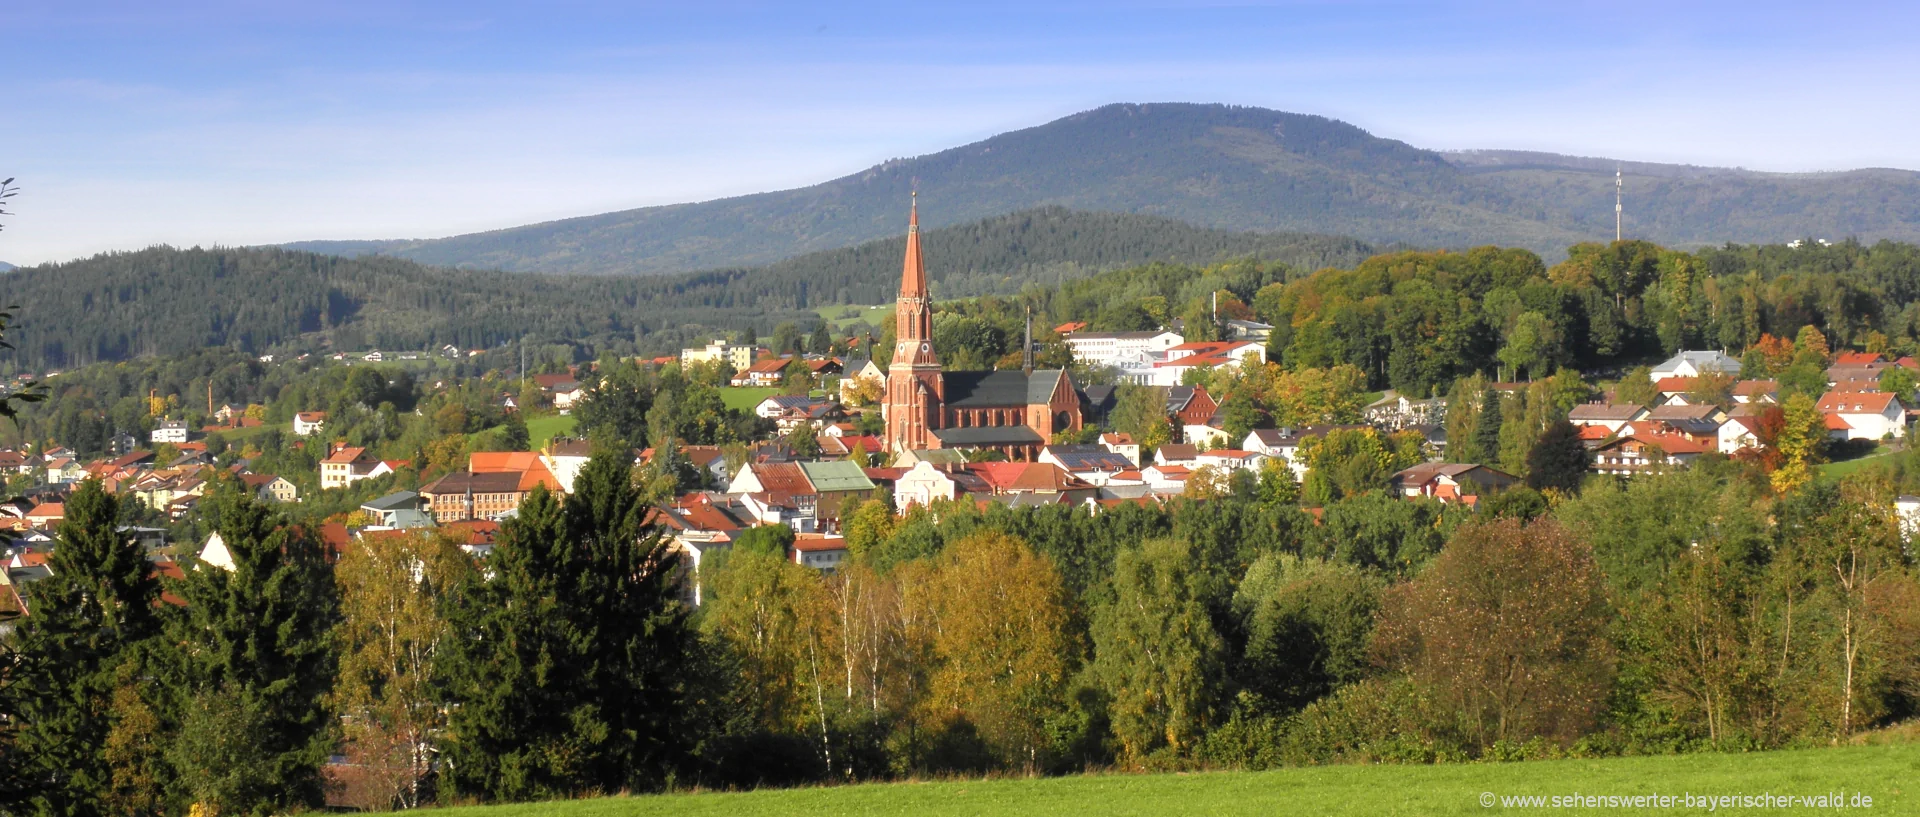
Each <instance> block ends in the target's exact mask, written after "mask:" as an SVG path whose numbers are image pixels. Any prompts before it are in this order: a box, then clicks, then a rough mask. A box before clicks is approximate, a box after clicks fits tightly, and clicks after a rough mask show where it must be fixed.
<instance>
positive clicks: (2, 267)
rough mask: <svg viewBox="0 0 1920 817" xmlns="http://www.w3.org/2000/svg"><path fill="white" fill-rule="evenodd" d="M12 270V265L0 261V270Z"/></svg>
mask: <svg viewBox="0 0 1920 817" xmlns="http://www.w3.org/2000/svg"><path fill="white" fill-rule="evenodd" d="M13 270H14V266H13V265H12V264H9V263H7V262H5V261H0V272H12V271H13Z"/></svg>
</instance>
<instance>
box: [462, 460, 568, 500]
mask: <svg viewBox="0 0 1920 817" xmlns="http://www.w3.org/2000/svg"><path fill="white" fill-rule="evenodd" d="M467 470H469V471H472V472H474V473H476V474H507V473H517V474H519V475H520V486H519V489H520V490H522V491H531V490H533V486H535V485H545V486H547V490H549V491H558V490H561V487H560V480H558V479H555V478H554V476H553V472H552V471H548V470H547V464H546V463H545V462H543V461H541V459H540V455H539V454H535V453H533V452H531V451H485V452H478V453H475V454H473V455H472V456H470V457H468V459H467Z"/></svg>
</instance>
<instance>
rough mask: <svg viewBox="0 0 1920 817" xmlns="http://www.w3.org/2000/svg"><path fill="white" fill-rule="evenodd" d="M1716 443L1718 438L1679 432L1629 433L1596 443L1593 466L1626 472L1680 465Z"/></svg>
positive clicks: (1605, 471)
mask: <svg viewBox="0 0 1920 817" xmlns="http://www.w3.org/2000/svg"><path fill="white" fill-rule="evenodd" d="M1715 447H1717V442H1696V441H1694V440H1690V439H1687V438H1686V437H1682V436H1680V435H1678V434H1629V435H1626V436H1622V437H1617V438H1614V439H1613V440H1611V441H1608V442H1605V443H1602V444H1600V445H1599V446H1597V447H1595V448H1594V449H1593V464H1592V465H1591V466H1590V468H1591V469H1592V470H1593V471H1594V472H1596V473H1601V474H1614V475H1622V476H1631V475H1633V474H1640V473H1645V472H1647V471H1653V470H1660V469H1667V468H1680V467H1685V466H1687V465H1689V464H1691V463H1692V462H1693V461H1694V460H1696V459H1699V458H1700V455H1701V454H1704V453H1706V452H1707V451H1710V450H1713V449H1714V448H1715Z"/></svg>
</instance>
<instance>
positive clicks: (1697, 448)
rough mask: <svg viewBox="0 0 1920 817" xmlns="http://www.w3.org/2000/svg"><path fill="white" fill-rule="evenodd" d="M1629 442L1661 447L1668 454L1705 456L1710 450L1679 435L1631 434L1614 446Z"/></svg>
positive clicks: (1613, 444) (1704, 445) (1615, 442)
mask: <svg viewBox="0 0 1920 817" xmlns="http://www.w3.org/2000/svg"><path fill="white" fill-rule="evenodd" d="M1629 441H1632V442H1638V443H1640V444H1641V445H1653V446H1659V447H1660V450H1662V451H1665V452H1667V453H1668V454H1704V453H1706V452H1707V450H1708V449H1709V448H1710V446H1709V445H1707V444H1706V443H1704V442H1700V441H1697V440H1690V439H1687V438H1686V437H1682V436H1680V435H1678V434H1631V435H1628V436H1625V437H1621V438H1620V439H1618V440H1615V441H1613V443H1612V445H1610V446H1608V447H1612V446H1617V445H1623V444H1625V443H1627V442H1629Z"/></svg>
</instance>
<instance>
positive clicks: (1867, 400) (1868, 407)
mask: <svg viewBox="0 0 1920 817" xmlns="http://www.w3.org/2000/svg"><path fill="white" fill-rule="evenodd" d="M1893 399H1894V398H1893V395H1892V394H1890V393H1888V392H1880V391H1850V392H1843V391H1830V392H1827V393H1826V394H1823V395H1821V396H1820V406H1819V408H1820V411H1821V412H1824V413H1828V414H1881V413H1884V412H1885V411H1886V410H1887V407H1888V406H1890V405H1892V404H1893Z"/></svg>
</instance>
